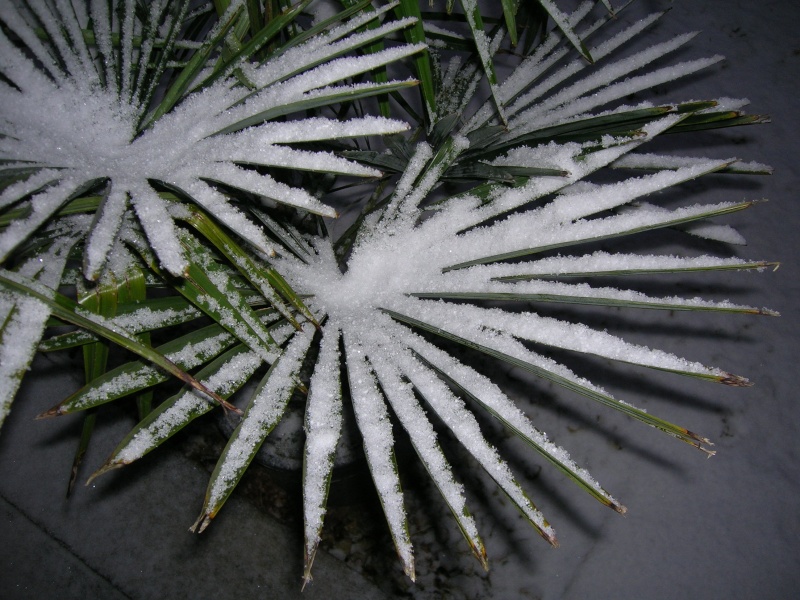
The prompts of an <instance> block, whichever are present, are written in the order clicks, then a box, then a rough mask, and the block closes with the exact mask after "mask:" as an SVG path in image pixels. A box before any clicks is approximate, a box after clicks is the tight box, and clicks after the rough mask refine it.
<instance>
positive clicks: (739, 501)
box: [0, 0, 800, 600]
mask: <svg viewBox="0 0 800 600" xmlns="http://www.w3.org/2000/svg"><path fill="white" fill-rule="evenodd" d="M668 4H674V9H673V11H672V12H671V14H669V15H668V16H667V17H666V19H664V20H663V23H662V24H660V25H659V26H658V28H657V29H656V31H657V38H658V39H665V38H666V37H668V34H669V32H681V31H687V30H695V29H700V30H702V33H701V34H700V35H699V36H698V37H697V38H696V39H695V40H694V42H693V43H692V44H691V48H690V51H689V52H688V53H685V55H686V57H687V58H688V57H689V56H691V57H696V56H702V55H707V54H712V53H717V52H719V53H722V54H725V55H726V56H727V57H728V61H727V62H726V63H725V64H724V66H722V67H718V68H715V69H713V70H712V72H709V73H707V74H706V75H705V76H703V77H696V78H693V79H692V80H691V81H687V82H685V83H683V84H677V85H675V86H670V87H669V88H667V89H663V90H660V93H662V94H663V98H662V100H664V101H670V100H673V99H686V98H709V97H712V98H713V97H719V96H733V97H741V96H746V97H748V98H749V99H750V100H751V102H752V105H751V111H752V112H758V113H767V114H770V115H771V116H772V118H773V123H772V124H770V125H765V126H758V127H750V128H747V129H739V130H730V131H727V132H713V133H709V134H704V135H702V136H699V137H697V138H695V144H697V143H700V144H701V145H702V147H697V146H696V145H695V147H690V146H685V145H684V146H682V144H685V142H684V141H681V140H678V139H676V140H674V141H672V142H671V144H672V145H673V146H674V147H675V148H676V150H681V151H684V153H686V154H692V153H694V154H696V155H697V154H702V155H709V156H715V157H719V158H724V157H728V156H738V157H740V158H743V159H746V160H758V161H761V162H766V163H769V164H771V165H772V166H774V167H775V174H774V175H773V176H772V177H770V178H761V179H751V178H748V179H740V178H730V177H724V176H718V177H716V178H710V179H708V181H707V183H706V181H705V180H704V181H703V182H699V183H697V184H693V185H690V186H686V187H685V188H682V190H681V192H682V193H686V194H689V193H691V194H696V197H697V199H698V201H700V200H740V199H757V198H769V200H770V201H769V202H767V203H764V204H761V205H759V206H757V207H755V208H753V209H751V210H749V211H747V212H745V213H739V214H737V215H734V216H732V217H730V218H729V219H728V222H729V223H731V224H732V225H734V226H736V227H737V228H738V229H739V230H740V231H741V232H742V233H743V234H744V235H745V237H747V239H748V241H749V245H748V246H747V247H745V248H737V249H735V252H736V254H737V255H739V256H742V257H749V258H757V259H778V260H781V261H783V265H782V266H781V268H780V269H779V270H778V271H776V272H774V273H761V274H738V275H737V274H731V275H725V276H720V277H716V278H714V279H713V281H712V280H711V279H705V278H696V279H693V280H691V281H689V282H686V281H684V280H668V282H667V283H663V284H660V285H661V287H656V288H655V289H656V290H658V291H661V292H663V293H664V294H669V293H672V292H673V291H674V293H679V294H684V295H690V294H692V295H693V294H700V293H703V294H705V287H706V286H707V285H709V284H711V283H713V284H714V285H715V286H718V288H719V290H720V293H719V295H718V297H719V298H720V299H722V298H730V299H731V300H733V301H735V302H742V303H750V304H756V305H759V306H760V305H767V306H769V307H771V308H773V309H776V310H778V311H780V312H781V313H782V314H783V316H782V317H780V318H779V319H773V318H767V317H742V316H708V315H681V314H663V313H658V314H637V315H635V316H630V315H629V314H627V313H621V312H611V313H605V314H602V315H601V314H600V313H591V312H590V313H587V315H588V316H587V318H588V319H589V320H590V321H593V322H594V323H595V324H598V325H599V326H600V327H608V329H609V331H611V332H613V333H620V334H622V335H624V336H626V337H627V338H628V339H631V340H633V341H637V342H640V343H650V344H652V345H653V346H655V347H661V348H664V349H667V350H670V351H674V352H677V353H680V354H683V355H686V356H687V357H689V358H692V359H695V360H701V361H703V362H706V363H709V364H714V365H718V366H720V367H723V368H725V369H727V370H730V371H732V372H734V373H739V374H742V375H745V376H748V377H750V378H751V379H752V380H753V381H754V382H755V384H756V385H755V386H754V387H752V388H746V389H729V388H724V387H722V386H714V385H712V384H704V383H702V382H691V381H685V380H679V379H677V378H676V377H669V376H658V375H656V376H653V375H652V374H649V373H644V374H643V373H641V372H639V371H636V370H632V369H631V370H624V369H623V370H619V369H616V370H614V371H613V373H614V375H599V377H600V383H601V384H602V385H604V386H606V387H608V388H609V389H610V390H611V391H614V392H615V393H618V394H619V395H620V396H621V397H623V398H627V399H629V400H631V401H635V402H636V403H637V404H640V405H642V406H644V407H645V408H647V409H649V410H651V411H653V412H655V413H657V414H659V415H661V416H664V417H665V418H668V419H669V420H672V421H674V422H678V423H681V424H684V425H686V426H688V427H689V428H690V429H693V430H696V431H699V432H701V433H703V434H705V435H708V436H709V437H711V438H712V439H713V440H714V441H715V442H716V449H717V450H718V454H717V456H715V457H713V458H712V459H710V460H706V459H705V458H703V456H702V455H701V454H700V453H699V452H696V451H694V450H692V449H691V448H689V447H688V446H685V445H683V444H680V443H679V442H677V441H675V440H672V439H668V438H666V437H665V436H663V435H661V434H659V433H658V432H656V431H654V430H651V429H649V428H646V427H643V426H641V425H639V424H636V423H631V422H628V421H627V420H625V419H622V418H617V417H615V416H613V415H609V414H608V413H607V412H603V411H599V410H596V409H595V407H593V406H589V405H588V404H587V403H586V402H585V401H583V400H581V399H579V398H574V397H568V396H567V395H565V394H564V393H562V392H555V391H553V390H551V389H549V388H547V387H546V386H542V385H541V384H538V383H536V382H530V381H527V380H526V378H525V377H524V376H523V375H522V374H520V373H517V372H515V371H513V370H512V371H510V372H504V373H500V374H499V376H500V377H501V378H502V379H503V380H504V381H505V385H507V386H508V388H509V389H510V392H511V393H512V394H514V395H515V397H517V398H519V401H520V403H521V404H522V405H523V407H524V408H525V409H526V410H527V411H528V412H529V414H531V416H532V417H533V418H534V420H535V421H536V422H537V423H538V424H541V427H542V428H543V429H545V430H546V431H548V432H550V433H551V434H552V436H553V437H554V438H555V441H556V442H558V443H560V444H563V445H564V446H566V447H567V448H568V449H569V450H570V451H571V453H572V454H573V456H574V457H575V458H576V459H577V460H578V461H579V462H581V463H582V464H584V465H586V466H587V467H588V468H589V469H590V470H591V471H592V472H593V473H594V474H595V476H596V477H597V478H598V479H600V480H601V482H602V483H603V484H604V485H605V487H606V488H607V489H609V490H610V491H611V492H612V493H613V494H614V495H615V496H617V497H618V498H620V499H621V500H622V501H623V502H624V503H625V504H626V505H627V506H628V508H629V512H628V514H627V515H626V516H624V517H622V516H619V515H616V514H614V513H612V512H611V511H608V510H606V509H603V508H602V507H600V506H599V505H596V503H594V502H593V501H592V500H590V499H588V498H585V497H583V496H582V495H579V494H577V493H573V492H574V490H573V489H572V488H571V487H570V485H571V484H570V483H569V482H566V481H563V480H562V478H560V477H559V476H558V475H556V474H553V473H552V471H549V470H547V469H542V470H541V471H540V470H539V468H538V466H537V462H536V461H535V460H533V461H532V460H531V459H530V458H528V459H525V460H523V459H521V458H520V459H518V460H517V459H516V458H515V460H514V461H513V465H514V467H515V468H516V470H517V472H518V473H520V474H521V477H522V481H523V484H524V485H525V487H526V489H528V491H529V493H530V494H531V496H532V498H533V499H534V501H535V502H537V504H538V505H539V506H540V508H542V509H543V510H544V511H545V513H546V514H547V515H548V517H549V519H550V521H551V523H552V524H553V525H554V526H555V527H556V530H557V531H558V533H559V538H560V541H561V547H560V548H559V549H556V550H554V549H551V548H548V547H547V545H546V544H545V543H543V542H542V541H541V540H540V539H538V538H537V536H536V535H535V533H533V532H532V531H531V530H530V529H529V528H528V527H526V526H525V525H524V523H522V522H521V521H520V520H519V519H518V517H517V515H515V513H514V511H513V510H512V509H509V508H508V507H507V506H506V505H505V503H504V502H503V499H502V498H499V497H497V496H496V495H494V493H493V492H492V490H491V489H489V488H483V487H482V483H481V481H480V480H478V481H477V482H475V489H476V490H477V492H476V494H475V498H474V499H473V505H472V507H473V510H474V512H475V513H477V517H478V521H479V526H480V527H481V530H482V532H483V535H484V538H485V542H486V546H487V551H488V553H489V558H490V564H491V570H490V572H489V573H488V574H483V573H481V572H479V570H478V569H477V568H476V567H475V566H474V565H473V562H472V561H471V560H470V559H469V557H468V556H466V554H467V553H466V552H465V551H464V549H463V548H462V543H461V541H460V540H458V539H457V538H458V536H457V534H453V531H452V529H448V527H449V526H448V525H446V524H441V523H438V522H437V521H436V520H435V518H433V517H429V521H428V522H427V524H426V521H425V515H426V514H427V515H435V514H437V513H435V511H434V510H433V509H430V508H429V507H428V506H427V505H426V503H425V501H424V494H425V493H426V491H425V488H424V487H420V488H419V494H421V495H422V496H423V499H422V500H420V498H414V497H412V498H410V501H411V502H412V504H413V505H414V506H416V507H417V508H418V509H419V512H420V514H421V515H422V517H417V518H415V519H412V528H413V531H412V535H414V536H415V540H417V541H418V546H419V547H420V548H419V550H418V553H419V557H420V558H419V560H420V564H421V573H420V584H419V586H417V587H413V586H409V587H407V588H405V591H403V592H402V593H403V594H404V595H407V596H411V597H416V598H439V597H441V598H450V597H454V598H478V597H481V598H543V599H557V598H566V599H578V598H615V599H625V598H630V599H653V600H658V599H666V598H674V597H696V598H703V599H704V600H713V599H718V598H719V599H722V598H761V599H772V598H775V599H782V598H792V597H797V596H798V592H797V590H798V588H800V535H798V534H799V533H800V500H798V499H799V498H800V469H798V464H800V463H798V441H797V440H798V439H799V438H798V428H799V427H800V425H798V423H800V419H799V418H798V417H799V416H800V413H799V412H798V408H797V404H796V399H797V397H796V392H795V390H796V387H797V386H796V382H795V381H794V376H795V375H796V373H797V371H796V369H797V366H796V364H797V358H796V357H797V351H798V340H799V339H800V329H799V327H798V319H797V317H796V312H795V309H796V306H797V304H798V298H799V297H800V284H799V283H798V282H800V266H799V263H798V260H797V259H798V242H797V235H798V234H797V232H798V231H799V230H800V227H798V226H799V225H800V210H798V207H797V205H796V201H797V190H798V189H800V177H798V173H799V172H800V169H798V166H797V164H798V149H799V148H800V144H798V134H799V133H800V127H798V119H797V111H798V108H800V106H798V101H797V98H798V92H800V89H798V88H799V86H798V83H797V82H798V76H800V37H799V36H798V35H797V23H798V22H800V5H798V4H797V3H794V2H769V1H765V2H758V3H755V2H749V1H745V0H738V1H723V0H716V1H711V2H685V1H684V2H675V3H665V2H651V1H646V0H640V1H639V2H638V3H637V6H636V7H635V8H634V9H631V10H633V11H636V12H635V13H633V14H641V13H646V12H649V10H651V9H654V8H657V7H663V6H665V5H668ZM622 18H631V17H629V16H627V15H623V16H622ZM699 247H701V248H703V247H705V248H708V249H709V250H713V249H715V247H714V246H713V245H708V246H702V245H701V246H699ZM658 285H659V284H657V286H658ZM672 286H674V288H672ZM644 331H648V332H649V333H647V334H645V333H643V332H644ZM39 366H40V367H42V368H39V369H37V370H36V371H35V372H34V373H32V374H31V376H30V377H29V378H28V380H27V382H26V384H25V387H24V389H23V392H22V393H21V395H20V397H19V399H18V401H17V403H16V405H15V407H14V409H13V411H12V414H11V416H10V418H9V420H8V422H7V423H6V425H5V427H4V429H3V431H2V433H1V434H0V598H7V599H16V598H64V599H73V598H74V599H78V598H81V599H84V598H102V599H105V598H109V599H116V598H135V599H145V598H153V599H155V598H170V599H173V598H174V599H179V598H192V599H194V598H272V597H278V598H291V597H300V596H301V593H300V591H299V583H300V574H301V568H302V564H301V557H302V551H301V532H300V529H299V527H298V526H297V524H296V523H295V522H292V521H291V520H289V521H279V520H276V519H274V518H273V517H271V516H268V515H266V514H264V512H263V511H259V510H257V509H256V508H255V506H254V505H253V504H252V503H251V502H250V501H249V500H248V499H247V498H245V497H243V496H236V497H234V498H233V499H232V500H231V501H230V502H229V503H228V504H227V505H226V507H225V509H224V511H223V512H222V513H221V515H220V517H219V518H218V519H217V520H216V521H215V523H214V524H213V525H212V527H210V528H209V530H208V531H207V532H206V533H204V534H203V535H202V536H196V535H192V534H190V533H189V532H188V531H187V528H188V526H189V525H190V524H191V523H192V522H193V520H194V518H195V517H196V513H197V511H198V510H199V508H200V504H201V500H202V494H203V493H204V490H205V484H206V480H207V473H206V471H205V470H204V469H203V468H202V466H201V465H200V464H199V463H198V462H197V461H193V460H190V459H188V458H186V457H185V456H184V452H183V451H182V449H181V446H180V444H174V445H172V446H170V447H169V448H167V449H165V451H163V452H160V453H157V454H156V455H154V456H152V457H149V458H148V459H147V460H145V461H142V464H141V465H136V466H134V467H131V468H130V469H128V470H125V471H121V472H118V473H114V474H111V475H109V476H107V477H106V478H101V479H99V480H97V482H96V484H95V485H92V486H90V487H83V486H78V488H76V491H75V493H74V494H73V496H72V497H71V498H70V499H68V500H67V499H65V498H64V490H65V485H66V478H67V475H68V469H69V465H70V462H71V455H72V452H73V449H74V444H75V440H76V437H77V433H78V431H79V424H78V421H77V420H66V419H65V420H51V421H47V422H36V421H33V416H34V415H36V414H37V413H39V412H41V411H42V410H44V409H46V408H48V407H50V406H52V405H53V404H54V402H56V401H57V400H58V399H59V398H60V397H62V396H63V395H64V394H65V393H67V392H68V391H69V390H70V389H71V388H72V387H73V386H76V385H77V383H78V382H77V380H76V379H74V377H75V376H74V375H70V374H69V373H64V372H62V371H61V370H59V369H57V368H46V365H44V364H40V365H39ZM587 366H588V368H590V369H598V368H599V369H601V370H602V368H603V367H604V366H605V365H603V364H602V363H599V362H596V363H592V362H591V361H588V363H587ZM603 372H605V371H603ZM130 425H131V423H130V420H129V418H128V416H127V415H126V414H124V413H119V414H117V413H115V412H114V411H111V412H110V413H109V414H108V415H106V416H105V418H104V420H102V421H101V424H100V425H99V430H98V434H97V437H96V439H95V440H94V441H93V446H92V449H91V451H90V453H89V456H88V457H87V459H86V462H87V465H89V467H90V468H93V467H96V466H98V465H99V464H100V463H101V462H102V460H103V458H104V457H105V455H106V454H108V452H110V450H111V449H112V448H113V447H114V446H115V444H116V442H117V441H118V440H119V439H120V438H121V437H122V435H124V433H125V432H126V430H127V428H128V427H130ZM500 445H501V447H502V448H503V450H504V451H507V452H509V453H511V454H512V455H514V456H517V455H519V456H523V455H524V456H528V457H530V455H529V454H527V453H525V452H524V451H523V450H524V449H523V448H522V447H521V445H519V444H515V443H514V441H511V440H501V441H500ZM410 494H411V495H412V496H413V495H414V494H416V492H415V490H414V486H411V491H410ZM365 518H366V517H365ZM375 535H376V536H377V535H380V534H379V533H376V534H375ZM384 537H385V535H384ZM419 542H421V543H419ZM334 549H335V550H334V552H333V555H329V554H326V553H320V555H319V556H318V558H317V563H316V569H315V581H314V584H313V585H312V586H311V587H310V588H309V589H307V590H306V591H305V592H303V594H302V595H303V596H304V597H306V598H316V597H325V598H382V597H390V596H395V597H400V593H401V592H400V591H399V588H396V587H394V588H393V587H391V586H387V585H381V581H380V578H381V575H380V574H379V575H378V577H376V576H375V574H374V573H367V572H363V573H359V572H357V571H356V570H354V569H353V568H351V566H356V567H357V565H354V564H353V561H349V563H350V564H347V563H346V562H345V561H344V560H343V559H347V551H346V550H343V549H342V547H341V546H334ZM394 569H395V570H399V567H398V566H397V565H396V564H395V565H394ZM385 577H386V578H387V579H389V578H390V574H388V573H387V574H385Z"/></svg>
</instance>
